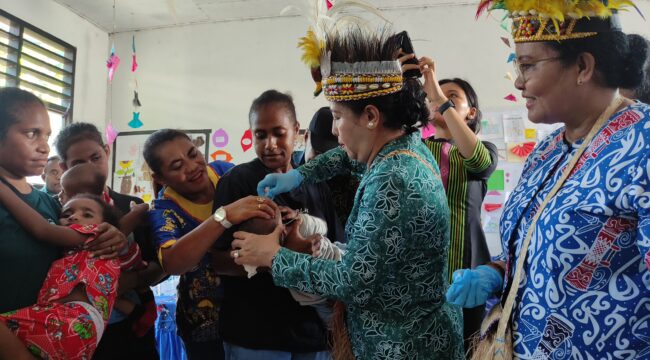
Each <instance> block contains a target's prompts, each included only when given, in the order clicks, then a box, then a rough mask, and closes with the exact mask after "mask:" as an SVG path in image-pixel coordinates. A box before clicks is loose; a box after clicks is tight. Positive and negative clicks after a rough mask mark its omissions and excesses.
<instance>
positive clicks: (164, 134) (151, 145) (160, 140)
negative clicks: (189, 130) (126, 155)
mask: <svg viewBox="0 0 650 360" xmlns="http://www.w3.org/2000/svg"><path fill="white" fill-rule="evenodd" d="M177 138H185V139H187V140H190V141H191V139H190V137H189V136H187V134H186V133H184V132H182V131H180V130H174V129H160V130H158V131H156V132H154V133H153V134H151V135H149V137H148V138H147V140H146V141H145V142H144V150H142V156H143V157H144V161H145V162H146V163H147V165H148V166H149V168H150V169H151V171H153V172H154V173H157V174H159V173H160V166H161V165H162V161H161V159H160V158H158V155H157V151H158V148H160V146H161V145H162V144H164V143H166V142H169V141H172V140H175V139H177ZM156 195H158V194H156Z"/></svg>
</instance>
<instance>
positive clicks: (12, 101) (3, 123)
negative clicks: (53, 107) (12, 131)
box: [0, 87, 45, 140]
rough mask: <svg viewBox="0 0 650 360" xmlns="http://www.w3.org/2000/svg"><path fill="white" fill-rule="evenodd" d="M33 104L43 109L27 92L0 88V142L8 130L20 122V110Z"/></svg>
mask: <svg viewBox="0 0 650 360" xmlns="http://www.w3.org/2000/svg"><path fill="white" fill-rule="evenodd" d="M33 104H38V105H41V106H43V107H45V104H44V103H43V101H42V100H41V99H39V98H38V97H37V96H36V95H34V94H32V93H30V92H29V91H26V90H22V89H19V88H14V87H6V88H0V140H4V138H5V136H7V133H8V132H9V128H11V127H12V126H13V125H14V124H16V123H17V122H19V121H20V118H19V112H20V110H22V109H23V108H25V107H27V106H30V105H33Z"/></svg>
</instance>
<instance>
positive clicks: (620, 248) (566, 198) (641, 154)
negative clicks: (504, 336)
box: [501, 103, 650, 359]
mask: <svg viewBox="0 0 650 360" xmlns="http://www.w3.org/2000/svg"><path fill="white" fill-rule="evenodd" d="M649 118H650V106H648V105H645V104H641V103H637V104H635V105H632V106H629V107H626V108H625V109H623V110H622V111H620V112H618V113H617V114H615V115H613V116H612V117H611V118H610V119H609V120H608V122H607V123H606V125H604V126H603V128H602V129H601V130H600V132H599V133H598V134H597V135H596V136H595V137H594V139H593V140H592V142H591V144H589V145H588V146H587V148H586V150H585V152H584V154H583V155H582V157H581V159H580V160H579V161H578V163H577V165H576V167H575V168H574V169H573V171H572V173H571V175H570V177H569V178H568V179H567V180H566V182H565V183H564V185H563V186H562V188H561V189H560V190H559V191H558V193H557V194H556V195H555V197H554V198H553V199H551V201H550V202H549V204H548V205H547V206H546V208H545V209H544V210H543V213H542V214H541V217H540V219H539V220H538V221H537V223H536V228H535V230H534V232H533V235H532V238H531V243H530V248H529V250H528V255H527V257H526V264H525V265H524V270H525V273H524V276H523V279H522V282H521V285H520V287H519V291H518V295H517V303H516V305H515V308H514V309H513V329H514V333H513V340H514V348H515V349H514V350H515V356H516V357H517V358H521V359H648V358H650V330H649V329H650V272H649V271H648V268H649V267H650V254H649V250H650V176H649V175H650V158H649V157H648V155H649V154H650V122H649V121H648V119H649ZM579 147H580V144H579V143H578V144H569V143H567V142H566V141H565V140H564V129H559V130H557V131H556V132H554V133H553V134H551V135H550V136H549V137H547V138H546V139H545V140H543V141H542V142H541V143H540V144H539V145H538V146H537V148H536V149H535V150H534V152H533V153H532V154H531V155H530V157H529V158H528V160H527V162H526V165H525V166H524V171H523V175H522V178H521V180H520V182H519V184H518V185H517V187H516V188H515V190H514V192H513V193H512V195H511V196H510V198H509V199H508V201H507V203H506V205H505V208H504V213H503V216H502V218H501V235H502V239H503V240H502V241H503V244H502V245H503V248H504V249H508V251H507V252H506V253H505V254H504V255H503V256H502V258H503V259H504V260H508V273H509V276H510V277H512V273H513V272H514V270H513V269H514V268H515V264H516V261H517V257H518V255H519V252H520V248H521V244H522V242H523V239H524V237H525V235H526V233H527V231H528V227H529V225H530V221H531V220H532V218H533V216H534V213H535V212H536V210H537V209H538V208H539V206H540V205H541V203H542V201H543V199H544V198H545V197H546V194H548V193H549V192H550V190H551V188H552V187H553V186H554V184H555V183H556V182H557V181H558V179H559V178H560V176H561V174H562V171H563V169H564V168H565V167H566V166H567V164H568V162H569V160H570V159H571V157H572V156H573V154H574V153H575V152H576V150H577V149H578V148H579Z"/></svg>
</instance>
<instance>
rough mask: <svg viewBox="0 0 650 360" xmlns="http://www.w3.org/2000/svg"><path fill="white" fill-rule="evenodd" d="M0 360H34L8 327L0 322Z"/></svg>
mask: <svg viewBox="0 0 650 360" xmlns="http://www.w3.org/2000/svg"><path fill="white" fill-rule="evenodd" d="M0 360H36V358H35V357H34V356H32V354H31V353H30V352H29V350H27V346H25V344H23V343H22V342H21V341H20V340H19V339H18V338H17V337H16V335H14V334H13V333H12V332H11V330H9V328H8V327H7V326H6V325H5V324H3V323H1V322H0Z"/></svg>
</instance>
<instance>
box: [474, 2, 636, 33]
mask: <svg viewBox="0 0 650 360" xmlns="http://www.w3.org/2000/svg"><path fill="white" fill-rule="evenodd" d="M629 7H634V8H636V6H635V5H634V3H633V2H632V1H630V0H482V1H481V2H480V4H479V6H478V10H477V11H476V17H477V18H478V17H479V16H481V14H482V13H483V12H485V11H492V10H497V9H502V10H506V11H508V13H509V14H510V17H511V18H512V36H513V38H514V40H515V42H516V43H521V42H532V41H563V40H571V39H582V38H586V37H590V36H594V35H596V34H598V33H600V32H607V31H613V30H620V24H619V22H618V16H617V13H618V12H619V11H622V10H626V9H627V8H629ZM636 9H637V11H639V9H638V8H636ZM639 13H640V12H639ZM641 16H643V15H641Z"/></svg>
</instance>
